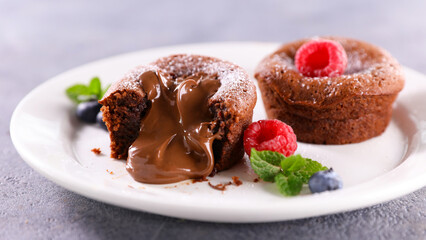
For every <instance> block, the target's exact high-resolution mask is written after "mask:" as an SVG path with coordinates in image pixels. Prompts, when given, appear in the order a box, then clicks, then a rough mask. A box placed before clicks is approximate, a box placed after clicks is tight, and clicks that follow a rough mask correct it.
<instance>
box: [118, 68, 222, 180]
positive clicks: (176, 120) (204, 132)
mask: <svg viewBox="0 0 426 240" xmlns="http://www.w3.org/2000/svg"><path fill="white" fill-rule="evenodd" d="M140 80H141V84H142V87H143V89H144V91H145V93H146V94H147V99H148V100H149V101H150V103H151V104H150V105H151V106H150V108H149V109H148V111H147V113H146V114H145V116H144V117H143V119H142V121H141V127H140V132H139V136H138V138H137V139H136V140H135V141H134V142H133V144H132V145H131V146H130V148H129V155H128V158H127V166H126V169H127V171H128V172H129V173H130V175H131V176H132V177H133V178H134V179H135V180H136V181H139V182H144V183H155V184H162V183H172V182H178V181H182V180H186V179H190V178H202V177H206V176H208V175H209V174H210V173H211V172H212V170H213V166H214V156H213V150H212V144H213V141H214V140H215V139H217V138H218V137H217V134H213V131H212V130H211V125H212V121H213V118H214V116H213V114H212V113H211V112H210V111H209V107H208V99H209V98H210V97H211V96H212V95H213V94H214V93H215V92H216V91H217V90H218V89H219V87H220V80H217V79H215V78H213V79H211V78H208V77H201V78H198V79H197V78H195V77H193V78H191V77H188V78H186V79H184V80H183V81H180V82H179V83H176V82H175V81H173V80H168V79H167V78H165V77H163V76H162V75H161V74H159V73H156V72H153V71H148V72H145V73H144V74H142V76H141V78H140Z"/></svg>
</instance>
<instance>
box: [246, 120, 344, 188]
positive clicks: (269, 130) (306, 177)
mask: <svg viewBox="0 0 426 240" xmlns="http://www.w3.org/2000/svg"><path fill="white" fill-rule="evenodd" d="M244 148H245V150H246V152H247V149H250V151H251V152H250V154H249V156H250V164H251V167H252V168H253V170H254V172H255V173H256V174H257V175H258V176H259V177H260V179H262V180H263V181H266V182H275V183H276V185H277V187H278V189H279V191H280V193H281V194H283V195H284V196H295V195H298V194H299V193H300V191H301V190H302V187H303V185H304V184H308V183H309V188H310V189H311V191H312V192H313V193H315V192H321V191H324V190H323V189H325V190H336V189H339V188H341V186H342V184H341V180H340V181H339V178H338V176H337V174H335V172H334V171H332V170H328V168H327V167H325V166H323V165H321V163H319V162H317V161H314V160H312V159H309V158H304V157H302V156H301V155H300V154H297V155H293V154H294V152H295V151H296V148H297V143H296V135H295V134H294V132H293V130H292V128H291V127H290V126H288V125H287V124H285V123H284V122H281V121H279V120H275V119H274V120H260V121H258V122H254V123H252V124H250V125H249V127H248V128H247V129H246V131H245V132H244ZM324 170H327V171H325V172H320V171H324ZM311 176H312V178H311ZM339 183H340V185H339ZM311 187H312V188H311Z"/></svg>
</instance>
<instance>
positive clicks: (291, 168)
mask: <svg viewBox="0 0 426 240" xmlns="http://www.w3.org/2000/svg"><path fill="white" fill-rule="evenodd" d="M305 165H306V159H305V158H303V157H302V156H300V154H297V155H292V156H290V157H287V158H285V159H284V160H282V161H281V167H282V168H283V171H284V173H290V172H296V171H299V170H300V169H302V168H304V167H305Z"/></svg>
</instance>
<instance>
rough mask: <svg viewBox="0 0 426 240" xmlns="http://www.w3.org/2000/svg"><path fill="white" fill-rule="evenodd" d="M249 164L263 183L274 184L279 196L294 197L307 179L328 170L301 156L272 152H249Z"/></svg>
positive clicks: (254, 150)
mask: <svg viewBox="0 0 426 240" xmlns="http://www.w3.org/2000/svg"><path fill="white" fill-rule="evenodd" d="M250 163H251V166H252V168H253V170H254V172H255V173H256V174H257V175H259V177H260V178H261V179H262V180H263V181H267V182H275V183H276V184H277V187H278V189H279V191H280V193H281V194H283V195H285V196H295V195H298V194H299V193H300V191H301V190H302V187H303V184H307V183H308V181H309V178H310V177H311V176H312V175H313V174H314V173H316V172H318V171H323V170H327V169H328V168H327V167H325V166H323V165H321V163H319V162H317V161H314V160H312V159H309V158H304V157H302V156H301V155H299V154H298V155H292V156H289V157H285V156H284V155H283V154H281V153H278V152H272V151H256V149H254V148H253V149H252V150H251V154H250Z"/></svg>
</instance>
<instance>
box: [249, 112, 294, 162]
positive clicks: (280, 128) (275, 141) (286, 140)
mask: <svg viewBox="0 0 426 240" xmlns="http://www.w3.org/2000/svg"><path fill="white" fill-rule="evenodd" d="M252 148H255V149H256V150H257V151H264V150H269V151H274V152H279V153H282V154H284V155H285V156H286V157H288V156H290V155H292V154H293V153H294V152H295V151H296V148H297V143H296V135H295V134H294V132H293V129H292V128H291V127H290V126H288V125H287V124H285V123H283V122H281V121H280V120H276V119H274V120H260V121H258V122H254V123H252V124H250V125H249V126H248V128H247V129H246V130H245V131H244V150H245V152H246V153H247V154H248V155H249V156H250V152H251V149H252Z"/></svg>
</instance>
